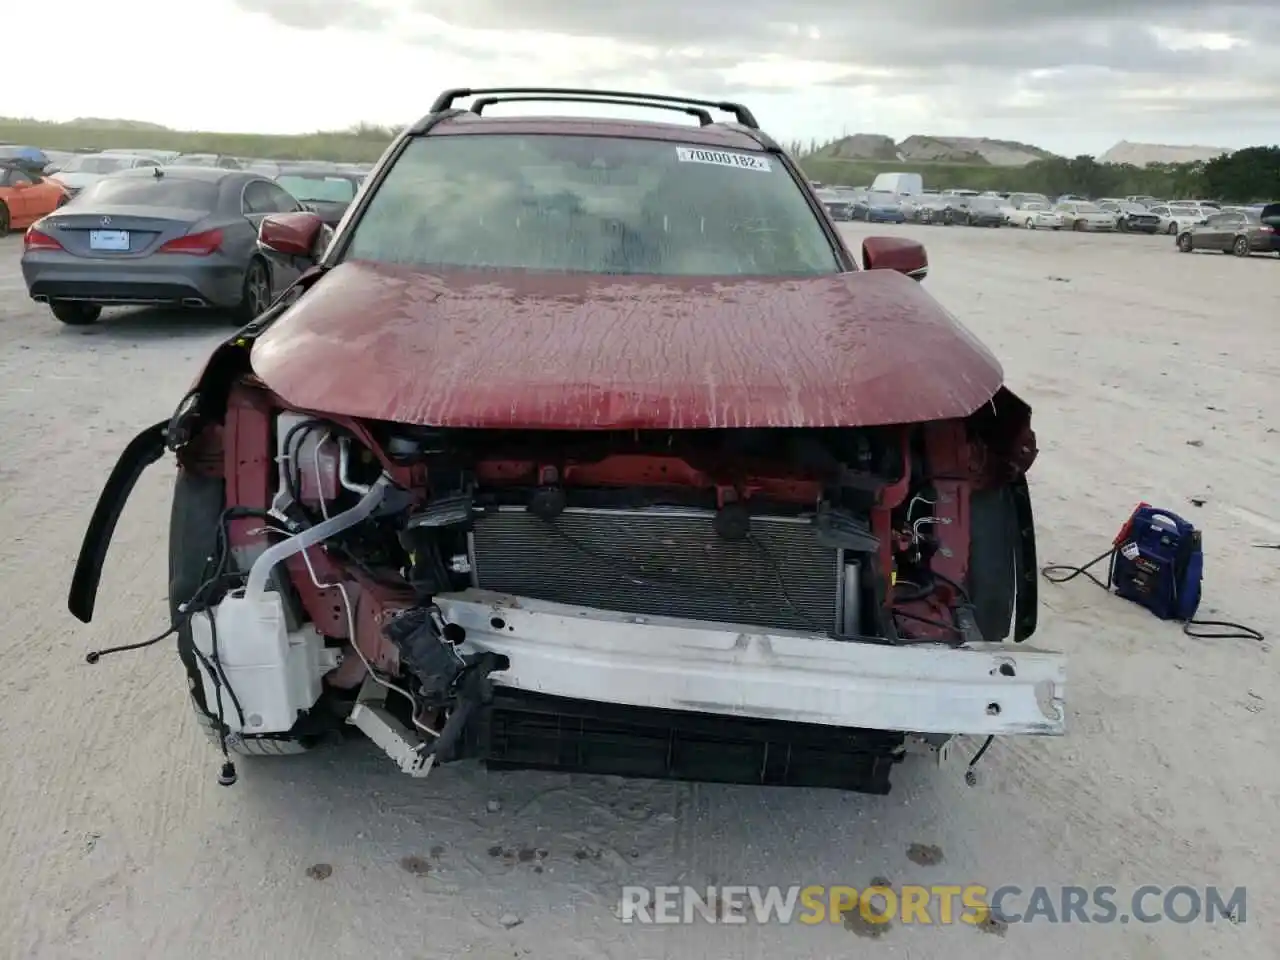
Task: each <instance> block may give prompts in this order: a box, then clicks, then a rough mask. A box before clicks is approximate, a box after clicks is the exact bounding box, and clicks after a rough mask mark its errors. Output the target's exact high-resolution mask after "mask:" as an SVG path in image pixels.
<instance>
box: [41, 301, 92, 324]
mask: <svg viewBox="0 0 1280 960" xmlns="http://www.w3.org/2000/svg"><path fill="white" fill-rule="evenodd" d="M49 309H50V310H51V311H53V315H54V316H55V317H57V318H58V319H59V320H61V321H62V322H63V323H65V324H67V326H70V327H87V326H88V325H89V324H91V323H97V322H98V317H100V316H101V315H102V307H100V306H98V305H97V304H96V303H85V302H84V301H82V300H53V301H51V302H50V304H49Z"/></svg>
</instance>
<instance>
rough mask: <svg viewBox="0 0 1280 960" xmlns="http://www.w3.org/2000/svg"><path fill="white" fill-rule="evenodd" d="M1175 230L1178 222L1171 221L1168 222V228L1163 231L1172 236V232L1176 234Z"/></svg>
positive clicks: (1176, 230)
mask: <svg viewBox="0 0 1280 960" xmlns="http://www.w3.org/2000/svg"><path fill="white" fill-rule="evenodd" d="M1177 232H1178V224H1177V223H1171V224H1169V229H1168V230H1166V231H1165V233H1167V234H1169V236H1173V235H1174V234H1176V233H1177Z"/></svg>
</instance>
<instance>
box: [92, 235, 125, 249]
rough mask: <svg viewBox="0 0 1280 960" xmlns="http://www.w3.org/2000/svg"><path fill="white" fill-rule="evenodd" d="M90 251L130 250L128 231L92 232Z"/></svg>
mask: <svg viewBox="0 0 1280 960" xmlns="http://www.w3.org/2000/svg"><path fill="white" fill-rule="evenodd" d="M89 249H90V250H128V249H129V231H128V230H90V231H89Z"/></svg>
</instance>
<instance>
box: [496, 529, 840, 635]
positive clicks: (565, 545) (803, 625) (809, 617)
mask: <svg viewBox="0 0 1280 960" xmlns="http://www.w3.org/2000/svg"><path fill="white" fill-rule="evenodd" d="M714 517H715V514H714V513H712V512H710V511H695V510H683V509H667V508H648V509H640V510H599V509H575V508H570V509H568V510H565V511H564V512H563V513H561V514H560V515H559V516H558V517H557V518H556V519H554V520H542V519H539V518H538V517H536V516H535V515H533V514H532V513H529V512H528V511H527V510H525V509H524V508H523V507H511V508H504V509H502V510H499V511H496V512H493V513H488V514H485V515H484V516H482V517H479V518H478V519H476V521H475V527H474V530H473V532H472V535H471V563H472V572H473V579H474V581H475V584H476V586H478V587H480V588H482V589H485V590H494V591H498V592H500V593H511V594H515V595H517V596H524V597H533V598H535V599H539V600H550V601H553V602H558V603H571V604H576V605H578V606H584V607H594V608H597V609H605V610H618V611H621V612H624V613H633V614H638V615H649V616H669V617H685V618H688V619H692V620H719V621H723V622H727V623H742V624H750V625H753V626H760V627H775V628H782V629H791V630H807V631H816V632H821V633H830V632H832V631H836V630H838V629H839V628H838V623H839V621H840V616H841V610H842V604H843V601H842V598H841V592H842V591H841V578H842V570H843V557H842V556H841V552H840V551H837V550H834V549H832V548H831V547H824V546H820V545H819V543H818V539H817V530H816V528H815V526H814V525H813V523H812V521H811V520H809V519H800V518H779V517H753V518H752V520H751V536H750V537H749V539H747V540H745V541H738V542H731V541H726V540H724V539H722V538H721V537H720V536H719V535H717V534H716V532H715V530H714V529H713V527H712V523H713V520H714Z"/></svg>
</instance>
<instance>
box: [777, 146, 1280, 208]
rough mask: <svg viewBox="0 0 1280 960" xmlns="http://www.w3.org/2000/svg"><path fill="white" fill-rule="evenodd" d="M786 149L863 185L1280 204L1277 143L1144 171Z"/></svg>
mask: <svg viewBox="0 0 1280 960" xmlns="http://www.w3.org/2000/svg"><path fill="white" fill-rule="evenodd" d="M801 146H803V145H801V144H792V145H791V152H792V154H793V155H794V156H797V157H798V158H799V163H800V166H801V168H802V169H803V170H804V171H805V172H806V173H807V174H808V175H809V176H810V177H812V178H814V179H815V180H820V181H822V182H823V183H832V184H846V185H849V186H867V185H869V184H870V183H871V181H872V180H873V179H874V177H875V175H876V174H877V173H886V172H890V171H894V170H910V171H914V172H918V173H920V174H922V175H923V177H924V181H925V186H926V187H928V188H929V189H938V190H948V189H957V188H967V189H971V190H1005V191H1009V192H1028V193H1043V194H1046V195H1047V196H1051V197H1056V196H1060V195H1062V194H1064V193H1072V194H1077V195H1079V196H1085V197H1127V196H1136V195H1147V196H1152V197H1159V198H1161V199H1166V200H1174V199H1191V198H1199V199H1204V200H1218V201H1221V202H1224V203H1264V202H1270V201H1280V146H1270V147H1266V146H1259V147H1248V148H1246V149H1244V150H1238V151H1236V152H1235V153H1232V154H1225V155H1223V156H1221V157H1216V158H1214V159H1213V160H1209V161H1207V162H1198V163H1157V164H1152V165H1150V166H1146V167H1137V166H1133V165H1132V164H1120V163H1099V162H1098V161H1097V160H1096V159H1095V158H1094V157H1091V156H1078V157H1071V158H1067V157H1053V158H1051V159H1047V160H1036V161H1034V162H1032V163H1029V164H1027V165H1026V166H1023V167H996V166H990V165H985V164H983V165H978V164H949V163H909V162H903V161H898V162H887V161H881V160H845V159H839V158H835V157H831V156H830V155H829V154H826V153H824V148H822V147H819V148H818V149H817V150H798V149H796V148H797V147H801Z"/></svg>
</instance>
